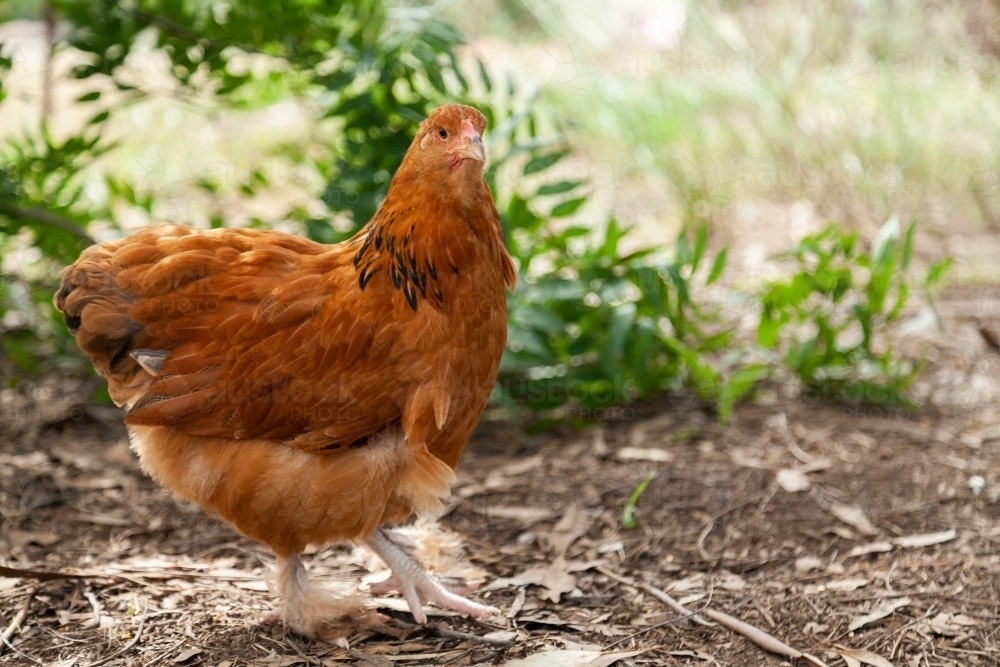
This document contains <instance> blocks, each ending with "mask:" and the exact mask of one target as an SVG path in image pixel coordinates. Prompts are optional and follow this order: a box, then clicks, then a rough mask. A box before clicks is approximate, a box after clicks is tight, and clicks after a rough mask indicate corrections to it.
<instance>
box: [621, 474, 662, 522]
mask: <svg viewBox="0 0 1000 667" xmlns="http://www.w3.org/2000/svg"><path fill="white" fill-rule="evenodd" d="M655 477H656V472H654V471H652V470H651V471H649V472H648V473H646V478H645V479H643V480H642V481H641V482H639V484H638V485H637V486H636V487H635V489H633V490H632V493H631V494H630V495H629V497H628V500H626V501H625V506H624V507H623V508H622V528H624V529H625V530H632V529H633V528H635V527H636V526H638V525H639V524H638V522H637V521H636V518H635V507H636V505H637V504H638V503H639V499H640V498H642V494H644V493H646V489H648V488H649V483H650V482H652V481H653V479H654V478H655Z"/></svg>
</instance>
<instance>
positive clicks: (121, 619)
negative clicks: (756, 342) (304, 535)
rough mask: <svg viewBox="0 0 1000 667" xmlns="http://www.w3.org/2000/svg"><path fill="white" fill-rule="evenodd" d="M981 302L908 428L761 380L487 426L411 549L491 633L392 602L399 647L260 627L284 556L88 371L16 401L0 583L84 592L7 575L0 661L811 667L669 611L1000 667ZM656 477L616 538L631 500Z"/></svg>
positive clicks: (0, 497) (352, 576) (994, 497)
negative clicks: (723, 409)
mask: <svg viewBox="0 0 1000 667" xmlns="http://www.w3.org/2000/svg"><path fill="white" fill-rule="evenodd" d="M989 303H997V301H996V299H995V295H992V294H986V295H983V294H978V293H965V294H962V295H958V296H955V297H954V298H953V299H952V300H950V301H946V302H944V303H943V304H942V310H943V311H945V312H948V313H950V314H951V317H950V319H949V333H948V334H947V335H946V336H941V337H939V338H938V339H936V340H935V341H932V343H933V345H932V347H930V348H929V350H930V351H929V352H928V358H929V360H930V364H929V366H928V369H927V371H926V372H925V376H924V379H923V381H922V384H921V385H919V386H918V387H917V388H916V389H915V391H916V392H917V393H920V394H922V395H923V397H924V399H925V401H926V405H925V407H924V409H923V410H921V411H920V412H918V413H910V412H908V411H905V410H895V411H893V410H883V409H863V408H852V407H846V406H843V405H837V404H832V403H828V402H824V401H820V400H816V399H806V398H802V397H798V396H788V395H786V393H785V391H784V390H783V388H782V387H772V388H767V389H766V390H765V391H763V392H761V393H760V394H759V396H758V400H757V402H756V403H754V404H747V405H744V406H741V407H740V409H739V411H738V414H737V417H736V419H735V420H734V422H733V423H731V424H730V425H729V426H728V427H725V428H723V427H720V426H719V425H718V424H716V422H715V420H714V418H713V416H712V414H711V412H710V411H708V410H706V409H704V408H703V407H699V406H696V405H692V404H690V403H688V402H685V401H679V400H678V401H674V400H668V399H662V400H660V401H659V402H656V403H645V404H639V405H635V406H632V407H629V408H627V409H624V410H619V411H615V412H611V413H608V414H606V415H604V416H605V417H607V420H606V421H605V422H604V423H603V424H602V425H599V426H595V427H593V428H591V429H589V430H585V431H575V430H572V429H570V428H568V427H567V428H566V429H564V430H563V431H561V432H557V433H547V434H542V435H537V436H531V437H529V436H526V435H525V434H523V433H522V432H520V431H519V430H518V429H516V428H514V427H513V426H511V425H510V424H508V423H505V422H503V421H495V422H485V423H484V425H483V426H481V428H480V429H479V431H478V432H477V433H476V435H475V437H474V439H473V441H472V442H471V443H470V446H469V448H468V450H467V452H466V456H465V458H464V459H463V461H462V464H461V467H460V469H459V482H458V484H457V486H456V487H455V493H454V495H453V498H452V502H451V504H450V505H448V508H447V510H446V514H445V516H444V517H443V518H442V520H441V524H442V526H443V528H442V529H436V528H433V527H426V526H422V527H418V528H412V529H410V530H409V535H410V537H411V539H412V540H413V541H414V544H415V545H416V546H417V551H416V553H417V555H418V557H420V558H421V559H422V560H424V561H425V562H426V563H428V564H429V565H430V566H432V567H433V568H434V569H435V570H436V571H438V572H439V573H441V574H442V575H443V576H446V577H448V576H457V577H459V578H463V579H465V580H467V581H469V582H472V583H478V584H479V587H478V590H476V591H475V592H473V593H472V594H471V596H472V597H473V598H475V599H478V600H481V601H484V602H488V603H491V604H494V605H496V606H498V607H499V608H500V609H501V611H502V613H501V615H500V616H498V617H494V618H493V619H491V620H490V621H487V622H477V621H472V620H469V619H465V618H461V617H457V616H453V615H446V614H433V613H432V614H431V621H430V623H429V624H428V625H427V626H425V627H416V626H414V625H412V623H413V619H412V617H411V616H410V614H409V613H408V612H406V611H404V609H405V607H404V606H403V605H402V601H401V600H400V599H398V598H397V599H379V600H378V606H379V608H380V609H381V611H382V612H384V613H386V614H390V615H391V616H392V618H393V620H392V629H393V631H394V633H395V636H394V635H392V634H384V633H380V632H375V631H371V632H364V633H362V634H359V635H356V636H354V637H352V641H351V648H350V649H349V650H347V649H343V648H337V647H333V646H330V645H327V644H323V643H320V642H313V641H310V640H308V639H305V638H302V637H297V636H294V635H290V634H288V633H286V632H284V631H283V630H282V628H281V627H280V626H274V625H267V624H265V623H263V622H262V621H261V617H262V615H263V613H264V612H266V611H267V610H269V609H272V608H273V606H274V602H275V601H274V598H273V597H272V596H271V595H270V594H269V593H268V592H267V591H266V585H265V583H264V581H265V577H266V572H267V571H268V569H269V568H270V567H271V565H272V564H273V558H272V556H271V555H270V554H269V553H268V552H267V550H266V549H264V548H262V547H260V546H258V545H256V544H254V543H252V542H250V541H248V540H246V539H244V538H241V537H240V536H238V535H236V534H235V533H234V532H233V531H232V530H231V529H230V528H229V527H228V526H226V525H224V524H222V523H221V522H219V521H217V520H215V519H212V518H209V517H206V516H205V515H204V514H203V513H202V512H201V510H200V509H198V508H196V507H192V506H188V505H184V504H178V503H176V502H175V501H173V500H172V499H171V497H170V495H169V493H168V492H167V491H165V490H163V489H161V488H159V487H157V486H156V485H155V484H154V483H152V482H151V481H150V480H149V479H147V478H146V477H144V476H143V475H142V474H141V472H140V470H139V469H138V466H137V464H136V462H135V459H134V456H133V455H132V454H131V452H130V451H129V450H128V447H127V443H126V440H125V434H124V430H123V428H122V426H121V424H120V420H119V417H118V416H117V415H116V413H115V412H114V411H112V410H108V409H107V408H95V407H92V406H88V405H86V404H85V403H83V402H81V397H82V396H86V395H88V393H89V391H90V390H91V389H92V388H93V386H94V385H93V383H94V380H93V379H91V380H85V379H74V378H65V377H63V378H51V379H49V380H46V381H43V382H41V383H39V384H37V385H30V384H22V385H21V387H20V388H19V389H18V390H4V392H3V393H2V394H0V401H2V408H3V420H2V422H0V475H2V476H0V512H2V520H3V523H2V526H0V565H5V566H7V567H12V568H21V569H30V570H34V571H45V572H61V573H69V574H83V575H86V576H83V577H81V578H76V579H61V580H50V581H44V582H41V583H39V582H38V581H36V580H33V579H16V578H0V628H2V629H7V628H8V627H10V626H11V624H12V621H13V620H14V619H15V616H17V615H19V612H21V611H22V610H25V609H26V613H24V615H23V619H22V620H20V622H19V623H18V624H17V625H16V626H15V627H11V628H10V629H11V632H10V633H9V634H8V635H6V636H7V637H8V640H9V643H10V644H11V645H12V646H13V649H11V648H8V647H7V646H3V647H2V648H0V651H2V655H0V664H16V665H22V664H24V665H28V664H43V665H60V666H70V665H72V666H73V667H85V666H96V665H129V666H131V665H174V664H176V665H185V666H193V665H205V666H213V667H214V666H217V665H218V666H219V667H237V666H242V665H261V666H265V665H266V666H268V667H286V666H290V665H296V664H301V665H324V666H331V665H347V664H355V665H361V666H363V667H369V666H377V667H386V666H388V665H395V664H401V665H503V664H511V665H556V666H558V665H564V666H573V665H584V664H589V665H591V666H598V665H605V666H607V665H610V664H618V665H639V664H650V665H722V666H730V665H731V666H734V667H744V666H745V667H750V666H753V667H758V666H761V667H769V666H778V665H790V664H793V663H794V664H796V665H807V664H816V663H809V662H807V661H806V660H805V659H800V660H798V661H795V660H792V659H790V658H786V657H782V656H777V655H775V654H772V653H768V652H766V651H764V650H763V649H761V648H759V647H758V646H756V645H754V644H753V643H751V642H750V641H749V640H748V639H747V638H745V637H744V636H742V635H740V634H736V633H734V632H732V631H730V630H728V629H726V628H724V627H721V626H719V625H717V624H712V625H703V624H700V623H698V622H696V621H703V620H704V619H703V618H702V617H701V616H699V617H697V618H694V617H692V616H690V615H682V614H680V613H678V612H676V611H674V610H673V609H671V608H670V607H668V606H666V605H665V604H664V603H663V602H661V601H660V597H662V595H661V593H662V592H665V593H667V594H669V595H670V596H672V597H673V598H674V599H677V600H679V601H680V602H681V603H683V604H684V605H686V606H687V607H688V608H689V609H690V610H691V612H692V613H693V612H698V611H701V610H703V609H704V608H711V609H715V610H718V611H721V612H724V613H726V614H729V615H730V616H733V617H736V618H738V619H741V620H743V621H745V622H746V623H748V624H750V625H752V626H754V627H756V628H758V629H760V630H762V631H764V632H765V633H768V634H770V635H772V636H773V637H775V638H777V639H780V640H781V641H783V642H785V643H786V644H788V645H790V646H792V647H793V648H794V649H797V650H799V651H804V652H807V653H809V654H811V655H813V656H816V658H818V659H819V660H821V661H823V662H825V664H827V665H830V666H831V667H833V666H834V665H837V666H840V665H847V666H848V667H853V666H855V665H861V664H868V665H875V666H876V667H884V665H893V666H896V667H900V666H906V667H936V666H944V665H961V666H965V665H1000V657H998V655H1000V580H998V576H997V574H998V572H1000V504H998V498H1000V414H998V413H997V408H996V406H997V403H996V400H995V396H994V391H995V389H996V380H997V378H1000V373H998V366H1000V364H998V361H1000V354H998V353H997V350H996V349H994V347H995V345H994V343H991V341H990V338H991V336H993V335H994V334H993V333H991V332H994V331H996V329H995V328H994V327H993V325H994V324H995V323H996V321H994V320H990V319H989V318H990V317H998V316H1000V309H997V312H996V313H992V311H990V310H989V309H988V308H986V307H985V306H984V304H987V305H988V304H989ZM970 304H972V306H970ZM970 308H971V309H973V310H974V311H975V312H969V311H970ZM646 479H650V482H649V484H648V487H647V488H646V490H645V492H644V493H643V494H642V495H641V497H639V499H638V502H637V504H636V507H635V527H634V528H632V529H629V530H626V529H624V528H623V527H622V513H623V507H624V506H625V505H626V501H627V499H628V498H629V497H630V495H632V494H633V491H634V490H635V489H636V487H637V486H638V485H639V484H640V483H641V482H643V480H646ZM457 545H460V546H457ZM307 564H308V566H309V567H310V570H311V573H312V575H313V576H314V577H316V578H318V579H320V580H323V581H324V582H326V583H327V585H329V586H331V587H332V588H334V589H338V590H348V589H350V588H353V587H355V586H356V585H358V584H359V582H361V581H362V578H364V581H365V582H368V581H370V580H373V579H375V578H377V575H376V574H373V571H375V572H377V571H378V570H381V567H380V566H378V565H377V563H375V562H373V561H372V559H371V557H370V556H368V555H367V554H365V553H363V552H361V551H360V550H355V549H353V548H352V547H351V546H335V547H328V548H323V549H320V550H318V551H317V552H315V553H313V554H311V555H310V556H309V558H307ZM29 598H30V604H28V606H25V604H26V601H29ZM583 651H591V652H592V653H591V654H589V655H585V654H582V653H581V652H583ZM865 651H867V653H865ZM546 652H548V653H546ZM533 654H534V655H536V656H538V657H536V658H535V659H534V661H531V660H528V661H524V662H518V660H521V659H524V658H525V657H527V656H531V655H533ZM581 655H583V656H584V657H583V658H581V657H580V656H581ZM616 659H617V660H618V661H617V662H614V663H613V662H612V661H614V660H616ZM880 660H881V661H880Z"/></svg>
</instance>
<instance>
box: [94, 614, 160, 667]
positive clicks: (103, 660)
mask: <svg viewBox="0 0 1000 667" xmlns="http://www.w3.org/2000/svg"><path fill="white" fill-rule="evenodd" d="M148 612H149V602H147V603H146V606H145V607H144V608H143V610H142V618H140V619H139V629H137V630H136V631H135V637H132V641H130V642H129V643H128V644H125V646H122V647H121V648H120V649H118V650H117V651H115V652H114V653H112V654H111V655H109V656H106V657H104V658H101V659H100V660H98V661H97V662H92V663H90V664H89V665H84V667H98V665H103V664H104V663H106V662H108V661H110V660H114V659H115V658H117V657H118V656H120V655H121V654H123V653H125V652H126V651H129V650H131V648H132V647H133V646H135V645H136V644H138V643H139V638H140V637H142V629H143V628H144V627H146V615H147V613H148Z"/></svg>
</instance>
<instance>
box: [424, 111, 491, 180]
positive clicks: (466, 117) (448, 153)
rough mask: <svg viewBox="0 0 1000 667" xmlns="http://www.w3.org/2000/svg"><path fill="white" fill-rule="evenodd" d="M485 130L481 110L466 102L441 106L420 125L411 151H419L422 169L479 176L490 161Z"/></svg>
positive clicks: (455, 175)
mask: <svg viewBox="0 0 1000 667" xmlns="http://www.w3.org/2000/svg"><path fill="white" fill-rule="evenodd" d="M485 129H486V116H484V115H483V114H482V113H481V112H480V111H479V110H478V109H474V108H472V107H467V106H464V105H462V104H448V105H445V106H443V107H438V108H437V109H435V110H434V111H432V112H431V115H430V116H428V117H427V119H426V120H424V122H422V123H421V124H420V129H419V130H417V136H416V137H414V139H413V144H412V145H411V146H410V151H409V152H410V153H416V155H414V156H413V157H415V158H416V159H417V160H418V161H419V163H420V165H421V167H422V171H429V172H443V173H445V174H449V175H451V176H452V177H458V178H461V177H468V176H474V177H476V178H478V177H479V176H480V175H481V174H482V173H483V166H484V165H485V162H486V149H485V148H484V147H483V131H484V130H485Z"/></svg>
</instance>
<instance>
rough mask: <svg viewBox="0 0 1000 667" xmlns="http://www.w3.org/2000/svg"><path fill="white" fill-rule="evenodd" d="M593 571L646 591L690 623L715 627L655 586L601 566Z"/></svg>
mask: <svg viewBox="0 0 1000 667" xmlns="http://www.w3.org/2000/svg"><path fill="white" fill-rule="evenodd" d="M594 569H596V570H597V571H598V572H600V573H601V574H603V575H605V576H608V577H611V578H612V579H614V580H615V581H617V582H619V583H622V584H625V585H626V586H632V587H633V588H641V589H642V590H644V591H646V592H647V593H649V594H650V595H652V596H653V597H655V598H656V599H657V600H659V601H660V602H662V603H663V604H665V605H667V606H668V607H670V608H671V609H673V610H674V611H676V612H677V613H678V614H684V615H685V616H688V617H690V619H691V620H692V621H694V622H695V623H697V624H698V625H704V626H705V627H712V626H714V625H715V624H714V623H712V622H711V621H706V620H705V619H704V618H702V617H701V616H699V615H698V614H697V613H695V612H692V611H691V610H690V609H688V608H687V607H685V606H684V605H682V604H681V603H680V602H678V601H677V600H675V599H674V598H672V597H671V596H669V595H667V594H666V593H664V592H663V591H661V590H660V589H659V588H657V587H656V586H652V585H650V584H647V583H645V582H643V581H635V580H634V579H629V578H628V577H626V576H623V575H620V574H618V573H617V572H615V571H614V570H610V569H608V568H607V567H605V566H603V565H598V566H597V567H596V568H594ZM672 622H673V621H672Z"/></svg>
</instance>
